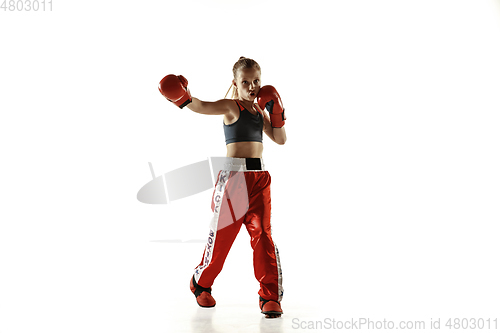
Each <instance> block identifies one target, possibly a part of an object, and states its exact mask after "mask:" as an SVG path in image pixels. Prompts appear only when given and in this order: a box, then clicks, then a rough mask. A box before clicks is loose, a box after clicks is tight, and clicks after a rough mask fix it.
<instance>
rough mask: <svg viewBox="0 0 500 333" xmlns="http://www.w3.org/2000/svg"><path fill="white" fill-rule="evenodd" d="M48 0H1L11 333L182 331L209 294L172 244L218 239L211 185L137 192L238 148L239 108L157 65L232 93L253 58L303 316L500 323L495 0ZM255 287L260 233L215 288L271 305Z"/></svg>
mask: <svg viewBox="0 0 500 333" xmlns="http://www.w3.org/2000/svg"><path fill="white" fill-rule="evenodd" d="M52 5H53V9H52V11H45V12H41V11H39V12H26V11H22V12H11V11H8V10H7V11H3V10H2V11H0V31H1V37H2V38H1V53H0V60H1V61H0V110H1V120H0V140H1V157H2V158H1V161H2V162H1V164H0V170H1V173H0V199H1V201H0V205H1V210H0V223H1V225H0V332H2V333H3V332H6V333H7V332H8V333H10V332H35V331H50V332H70V331H71V332H89V331H93V332H111V331H115V332H117V331H120V332H138V331H142V332H166V331H167V332H168V331H169V327H174V326H175V325H180V324H179V322H178V321H179V320H180V319H178V318H177V319H176V317H175V316H169V315H168V314H169V311H170V310H169V309H173V308H176V307H177V304H178V303H177V302H178V299H180V298H182V299H183V298H186V299H187V298H189V302H190V303H189V304H190V305H191V306H193V307H196V305H195V304H194V300H193V299H192V295H190V292H189V290H188V288H187V281H188V280H189V278H190V276H191V274H192V269H193V268H194V267H195V266H196V265H197V264H198V262H199V260H200V259H201V256H202V252H203V246H204V245H203V244H201V243H194V244H175V243H173V244H172V243H168V242H165V240H169V239H177V238H178V239H186V238H193V239H199V238H204V237H205V234H206V230H207V227H208V222H209V219H210V198H211V191H207V192H204V193H200V194H198V195H196V196H193V197H190V198H187V199H184V200H181V201H178V202H174V203H172V204H171V205H168V206H167V205H163V206H161V205H160V206H155V205H147V204H142V203H140V202H138V201H137V200H136V194H137V191H138V190H139V189H140V188H141V187H142V186H143V185H144V184H145V183H146V182H148V181H149V180H151V173H150V170H149V167H148V162H150V161H152V162H157V164H156V165H157V166H161V170H156V172H157V174H161V173H163V172H167V171H170V170H173V169H175V168H178V167H181V166H183V165H186V164H189V163H194V162H198V161H201V160H203V159H206V158H207V157H208V156H224V155H225V145H224V136H223V130H222V118H221V117H219V116H204V115H199V114H195V113H193V112H191V111H189V110H187V109H183V110H180V109H178V108H176V107H174V106H173V105H172V104H171V103H169V102H168V101H166V100H165V99H164V98H163V96H161V94H160V93H159V92H158V90H157V85H158V82H159V81H160V80H161V78H162V77H163V76H165V75H167V74H182V75H184V76H185V77H186V78H187V79H188V80H189V88H190V90H191V92H192V94H193V96H196V97H198V98H200V99H203V100H211V101H212V100H217V99H220V98H223V97H224V94H225V92H226V91H227V89H228V88H229V85H230V83H231V79H232V72H231V70H232V66H233V64H234V62H235V61H236V60H237V59H238V58H239V57H240V56H247V57H251V58H253V59H255V60H257V61H258V62H259V64H260V65H261V68H262V80H263V84H264V85H265V84H272V85H273V86H275V87H276V88H277V89H278V91H279V93H280V95H281V97H282V100H283V104H284V106H285V109H286V112H287V118H288V119H287V122H286V131H287V135H288V141H287V143H286V145H284V146H278V145H276V144H274V143H272V142H271V141H270V140H269V139H267V138H266V140H265V143H264V144H265V150H264V160H265V163H266V166H267V168H268V170H269V171H270V173H271V175H272V177H273V184H272V195H273V222H272V223H273V237H274V240H275V241H276V243H277V245H278V246H279V248H280V253H281V257H282V265H283V271H284V287H285V297H284V299H283V307H284V310H285V313H286V309H287V308H286V307H287V304H289V306H290V307H291V306H292V305H294V306H296V307H297V309H299V310H298V311H299V312H298V313H299V314H300V308H301V306H303V307H304V308H307V309H308V311H309V312H311V311H312V310H311V309H319V310H321V311H322V312H323V313H326V314H328V315H329V316H331V317H333V316H335V317H340V318H343V319H348V318H351V317H359V316H365V317H368V316H369V317H372V318H377V319H382V318H388V319H393V320H394V319H396V318H403V319H407V320H427V319H429V318H431V317H432V318H436V317H441V318H447V317H476V318H478V317H482V318H488V317H490V318H493V317H494V316H498V314H499V313H500V311H499V310H500V304H499V303H498V300H499V299H500V289H499V284H498V281H499V280H500V270H499V267H498V253H499V250H500V245H499V241H498V235H499V231H498V223H499V222H500V219H499V218H500V210H499V199H500V173H499V172H498V170H500V156H499V148H500V131H499V128H500V116H499V111H500V108H499V107H500V98H499V92H500V79H499V78H500V62H499V61H498V59H500V3H499V2H498V1H493V0H479V1H478V0H468V1H464V0H453V1H452V0H436V1H426V0H424V1H413V0H412V1H395V0H394V1H389V0H380V1H361V0H360V1H347V0H342V1H341V0H338V1H317V0H312V1H307V2H293V1H288V2H285V1H245V2H244V1H223V0H219V1H194V0H191V1H153V0H148V1H142V2H138V1H135V2H132V1H58V0H53V4H52ZM257 289H258V284H257V282H256V281H255V279H254V278H253V268H252V254H251V249H250V245H249V237H248V235H247V234H246V231H245V229H242V232H241V233H240V235H239V237H238V239H237V241H236V243H235V245H234V248H233V250H232V252H231V253H230V255H229V257H228V260H227V262H226V266H225V267H224V270H223V272H222V273H221V275H220V276H219V278H218V280H217V281H216V284H215V285H214V292H215V290H217V293H218V295H219V298H218V299H217V300H218V304H219V303H220V304H223V302H224V301H226V302H229V303H230V302H233V303H238V304H252V306H253V305H255V312H256V313H258V311H259V310H258V308H257V306H256V302H257V294H256V291H257ZM173 295H174V296H173ZM287 302H288V303H287ZM319 310H318V312H314V311H312V313H320V312H319ZM318 318H319V317H318ZM283 319H284V320H285V322H284V325H285V326H290V325H291V318H290V317H288V319H287V318H286V317H284V318H283ZM169 325H170V326H169ZM172 325H173V326H172Z"/></svg>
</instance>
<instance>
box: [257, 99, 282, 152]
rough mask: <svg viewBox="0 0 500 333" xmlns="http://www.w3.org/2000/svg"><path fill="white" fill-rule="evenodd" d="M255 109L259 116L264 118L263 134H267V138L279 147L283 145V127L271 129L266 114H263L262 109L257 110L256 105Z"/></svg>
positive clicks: (269, 120)
mask: <svg viewBox="0 0 500 333" xmlns="http://www.w3.org/2000/svg"><path fill="white" fill-rule="evenodd" d="M257 108H258V109H259V110H260V112H261V114H262V115H263V116H264V133H266V134H267V136H268V137H269V138H270V139H271V140H273V141H274V142H276V143H277V144H279V145H284V144H285V142H286V132H285V126H283V127H272V126H271V119H269V116H268V115H267V113H266V112H263V111H262V109H260V108H259V106H258V105H257Z"/></svg>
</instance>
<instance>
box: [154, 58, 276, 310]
mask: <svg viewBox="0 0 500 333" xmlns="http://www.w3.org/2000/svg"><path fill="white" fill-rule="evenodd" d="M233 76H234V78H233V81H232V84H231V86H232V87H233V99H221V100H218V101H216V102H204V101H201V100H199V99H197V98H195V97H191V94H190V92H189V89H188V88H187V85H188V81H187V80H186V79H185V78H184V77H183V76H176V75H167V76H166V77H164V78H163V79H162V80H161V82H160V85H159V89H160V92H161V93H162V94H163V95H164V96H165V97H166V98H167V99H168V100H169V101H171V102H173V103H174V104H175V105H177V106H178V107H180V108H181V109H182V108H183V107H185V106H187V107H188V108H189V109H191V110H192V111H194V112H197V113H201V114H207V115H223V116H224V122H223V128H224V134H225V137H226V148H227V155H226V156H227V161H226V162H227V163H226V165H225V166H224V168H223V170H221V171H220V172H219V174H218V177H217V184H216V186H215V189H214V194H213V197H212V210H213V211H214V217H213V218H212V221H211V224H210V232H209V238H208V242H207V245H206V246H205V251H204V253H203V258H202V260H201V263H200V264H199V265H198V266H197V267H196V268H195V272H194V274H193V277H192V279H191V281H190V289H191V291H192V292H193V293H194V295H195V297H196V301H197V303H198V305H199V306H201V307H213V306H215V299H214V298H213V297H212V295H211V292H212V288H211V287H212V284H213V283H214V280H215V278H216V277H217V275H218V274H219V273H220V271H221V270H222V266H223V264H224V261H225V259H226V256H227V254H228V252H229V250H230V248H231V246H232V244H233V242H234V240H235V238H236V235H237V234H238V232H239V230H240V228H241V225H242V224H243V225H245V227H246V229H247V231H248V233H249V234H250V238H251V246H252V249H253V262H254V272H255V277H256V278H257V280H258V281H259V282H260V290H259V306H260V309H261V311H262V313H263V314H265V315H266V318H276V317H280V316H281V314H282V313H283V311H282V309H281V299H282V297H283V287H282V276H281V266H280V260H279V254H278V249H277V248H276V245H275V244H274V242H273V240H272V237H271V196H270V184H271V177H270V175H269V172H268V171H266V170H265V169H264V164H263V162H262V151H263V145H262V132H265V133H266V134H267V136H268V137H269V138H270V139H271V140H273V141H274V142H276V143H277V144H280V145H282V144H284V143H285V142H286V133H285V128H284V124H285V119H286V118H285V115H284V109H283V105H282V103H281V99H280V96H279V94H278V92H277V91H276V89H274V87H272V86H264V87H262V88H261V86H260V85H261V81H260V77H261V69H260V66H259V64H258V63H257V62H256V61H254V60H252V59H249V58H245V57H241V58H240V59H239V60H238V61H237V62H236V63H235V64H234V66H233ZM226 95H227V94H226ZM255 99H257V104H254V100H255ZM264 109H267V111H268V112H269V114H270V116H268V115H267V114H266V113H265V112H263V110H264Z"/></svg>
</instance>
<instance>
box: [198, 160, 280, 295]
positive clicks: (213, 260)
mask: <svg viewBox="0 0 500 333" xmlns="http://www.w3.org/2000/svg"><path fill="white" fill-rule="evenodd" d="M270 185H271V176H270V175H269V172H267V171H265V170H264V164H263V163H262V159H260V158H229V157H228V158H227V161H226V164H225V165H224V168H223V169H222V170H220V171H219V174H218V176H217V183H216V185H215V189H214V193H213V196H212V211H213V212H214V215H213V217H212V220H211V223H210V231H209V237H208V241H207V244H206V246H205V251H204V253H203V258H202V260H201V262H200V264H199V265H198V266H197V267H196V268H195V273H194V277H195V280H196V283H197V284H198V285H200V286H201V287H204V288H211V287H212V284H213V283H214V280H215V278H216V277H217V275H219V273H220V271H221V270H222V267H223V265H224V261H225V260H226V257H227V254H228V253H229V250H230V249H231V246H232V245H233V242H234V240H235V239H236V236H237V235H238V232H239V231H240V228H241V225H242V224H243V225H245V227H246V229H247V231H248V233H249V234H250V244H251V246H252V249H253V265H254V272H255V278H256V279H257V281H259V283H260V290H259V295H260V296H261V297H262V298H264V299H266V300H274V301H281V298H282V297H283V287H282V275H281V265H280V260H279V253H278V248H277V247H276V245H275V244H274V242H273V240H272V237H271V187H270Z"/></svg>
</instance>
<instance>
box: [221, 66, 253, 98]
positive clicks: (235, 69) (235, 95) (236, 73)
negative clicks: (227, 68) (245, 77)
mask: <svg viewBox="0 0 500 333" xmlns="http://www.w3.org/2000/svg"><path fill="white" fill-rule="evenodd" d="M248 68H255V69H256V70H258V71H259V72H260V66H259V64H258V63H257V61H255V60H253V59H250V58H245V57H240V58H239V59H238V61H237V62H236V63H235V64H234V66H233V77H234V79H235V80H236V76H237V75H238V71H239V70H240V69H248ZM231 87H232V88H233V92H232V94H231V99H236V98H238V89H237V88H236V86H235V85H234V84H232V83H231V86H229V89H228V90H227V92H226V95H225V96H224V98H226V97H227V94H228V93H229V90H231Z"/></svg>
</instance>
